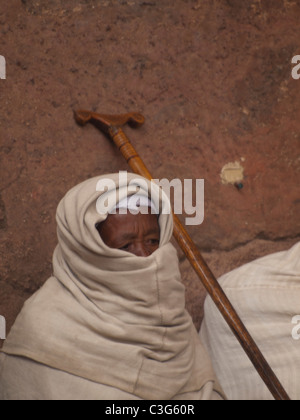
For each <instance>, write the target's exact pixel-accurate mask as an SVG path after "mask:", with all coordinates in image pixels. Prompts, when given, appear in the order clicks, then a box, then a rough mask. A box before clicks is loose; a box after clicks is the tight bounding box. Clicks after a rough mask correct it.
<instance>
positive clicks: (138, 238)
mask: <svg viewBox="0 0 300 420" xmlns="http://www.w3.org/2000/svg"><path fill="white" fill-rule="evenodd" d="M97 230H98V232H99V234H100V236H101V238H102V240H103V242H104V243H105V244H106V245H107V246H108V247H110V248H113V249H119V250H123V251H126V252H130V253H131V254H134V255H136V256H137V257H149V256H150V255H152V254H153V252H155V251H156V250H157V249H158V248H159V243H160V227H159V224H158V218H157V216H156V215H155V214H141V213H138V214H131V213H130V212H128V213H127V214H120V213H117V214H111V215H109V216H108V218H107V219H106V220H105V222H103V223H101V224H100V225H99V226H97Z"/></svg>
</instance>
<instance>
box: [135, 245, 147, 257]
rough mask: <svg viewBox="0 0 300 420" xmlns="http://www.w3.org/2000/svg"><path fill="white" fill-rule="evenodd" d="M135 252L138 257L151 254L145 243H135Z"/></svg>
mask: <svg viewBox="0 0 300 420" xmlns="http://www.w3.org/2000/svg"><path fill="white" fill-rule="evenodd" d="M133 253H134V255H136V256H137V257H149V256H150V255H151V252H150V251H149V250H147V248H146V247H145V246H144V244H143V243H136V244H134V249H133Z"/></svg>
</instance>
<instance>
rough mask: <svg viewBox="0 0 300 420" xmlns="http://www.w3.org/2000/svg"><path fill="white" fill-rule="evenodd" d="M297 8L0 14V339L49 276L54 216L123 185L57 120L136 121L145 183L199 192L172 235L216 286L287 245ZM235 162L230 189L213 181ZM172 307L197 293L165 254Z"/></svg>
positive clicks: (194, 300) (6, 8)
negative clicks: (181, 292) (92, 189)
mask: <svg viewBox="0 0 300 420" xmlns="http://www.w3.org/2000/svg"><path fill="white" fill-rule="evenodd" d="M299 19H300V4H299V2H295V1H292V0H264V1H261V0H249V1H247V2H242V1H240V0H215V1H213V2H212V1H211V0H201V1H199V0H160V1H157V0H150V1H142V0H128V1H121V0H120V1H117V0H110V1H108V0H107V1H105V0H97V1H96V0H85V1H80V0H63V1H62V0H45V1H36V0H22V1H21V0H10V1H9V2H2V3H1V4H0V34H1V38H0V39H1V43H0V55H2V56H4V57H5V58H6V65H7V79H6V80H0V95H1V96H0V98H1V101H0V112H1V113H0V130H1V139H0V255H1V259H0V314H1V315H4V316H5V317H6V319H7V327H8V330H9V328H10V327H11V325H12V323H13V321H14V319H15V317H16V316H17V314H18V312H19V310H20V309H21V307H22V304H23V302H24V300H25V299H27V298H28V297H29V296H30V295H31V294H32V293H33V292H34V291H35V290H37V289H38V288H39V287H40V286H41V285H42V284H43V282H44V281H45V280H46V279H47V278H48V277H49V275H51V258H52V252H53V249H54V247H55V245H56V227H55V210H56V207H57V204H58V202H59V200H60V199H61V198H62V197H63V195H64V194H65V193H66V192H67V191H68V190H69V189H70V188H71V187H73V186H74V185H75V184H77V183H79V182H81V181H83V180H85V179H86V178H89V177H92V176H96V175H98V174H103V173H108V172H109V173H110V172H116V171H119V170H121V169H122V170H126V169H128V168H127V166H126V163H124V162H123V160H122V158H121V157H120V155H119V153H118V151H116V150H115V149H114V148H113V146H112V145H111V144H110V143H109V142H108V141H107V140H106V139H105V138H104V137H103V136H102V134H100V133H99V132H98V131H97V130H96V129H95V128H94V127H92V126H87V127H86V128H84V129H83V128H81V127H79V126H77V125H76V124H75V122H74V119H73V109H78V108H87V109H91V110H94V111H98V112H105V113H123V112H127V111H131V110H134V111H139V112H142V113H143V114H144V115H145V117H146V124H145V126H144V127H143V128H141V129H139V130H136V131H134V130H131V129H130V128H128V129H126V132H127V134H128V135H129V136H130V138H131V140H132V142H133V143H134V145H135V146H136V148H137V150H138V152H139V153H140V154H141V156H142V157H143V159H144V161H145V162H146V164H147V166H148V167H149V169H150V170H151V172H152V173H153V174H154V175H155V177H156V178H159V179H161V178H168V179H170V180H171V179H174V178H179V179H181V180H183V179H193V180H195V179H205V221H204V223H203V224H202V225H201V226H196V227H189V228H188V230H189V232H190V234H191V236H192V238H193V239H194V240H195V242H196V243H197V245H198V246H199V248H200V249H201V250H202V252H203V254H204V257H205V258H206V259H207V261H208V263H209V264H210V266H211V268H212V271H214V273H215V274H216V276H219V275H221V274H223V273H225V272H227V271H229V270H231V269H233V268H235V267H237V266H239V265H241V264H243V263H245V262H248V261H250V260H253V259H254V258H257V257H260V256H263V255H265V254H268V253H271V252H275V251H279V250H282V249H286V248H288V247H290V246H291V245H292V244H294V243H295V242H297V241H299V238H300V218H299V210H300V197H299V172H300V157H299V151H300V120H299V106H300V95H299V93H300V81H296V80H294V79H293V78H292V77H291V70H292V64H291V59H292V57H293V56H294V55H297V54H300V50H299V38H300V27H299ZM230 162H238V163H239V164H240V165H241V166H242V167H243V170H244V172H243V174H244V180H243V183H244V188H243V189H241V190H238V189H237V188H235V187H234V186H233V185H231V184H228V185H226V184H224V183H223V182H222V179H221V176H220V174H221V171H222V168H223V167H224V166H225V165H226V164H228V163H230ZM180 257H181V266H182V272H183V279H184V282H185V284H186V285H187V306H188V309H189V310H190V312H191V314H192V316H193V319H194V321H195V324H196V326H197V327H199V326H200V323H201V317H202V304H203V299H204V297H205V292H204V290H203V287H202V286H201V284H200V282H199V281H198V280H197V278H196V277H195V276H194V274H193V272H192V270H191V268H190V267H189V264H188V263H187V262H186V260H185V259H184V257H183V255H182V254H181V253H180Z"/></svg>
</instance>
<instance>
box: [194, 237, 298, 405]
mask: <svg viewBox="0 0 300 420" xmlns="http://www.w3.org/2000/svg"><path fill="white" fill-rule="evenodd" d="M220 284H221V286H222V287H223V289H224V291H225V293H226V295H227V296H228V298H229V299H230V301H231V302H232V304H233V306H234V307H235V309H236V310H237V312H238V314H239V315H240V317H241V319H242V321H243V322H244V324H245V325H246V327H247V329H248V330H249V332H250V334H251V335H252V337H253V338H254V340H255V341H256V343H257V344H258V346H259V348H260V350H261V351H262V353H263V355H264V356H265V358H266V359H267V361H268V362H269V364H270V366H271V367H272V369H273V370H274V372H275V374H276V375H277V376H278V378H279V380H280V382H281V383H282V385H283V386H284V388H285V390H286V391H287V393H288V394H289V396H290V398H291V399H294V400H298V399H300V340H299V339H297V338H299V337H300V335H298V333H297V331H298V332H299V333H300V328H299V326H298V327H297V322H300V316H299V315H300V242H299V243H297V244H296V245H295V246H294V247H293V248H292V249H290V250H288V251H285V252H280V253H276V254H272V255H268V256H266V257H264V258H260V259H258V260H256V261H254V262H251V263H249V264H246V265H244V266H242V267H240V268H238V269H236V270H234V271H233V272H231V273H228V274H226V275H225V276H223V277H222V278H221V279H220ZM297 316H298V317H297ZM297 319H298V321H297ZM295 323H296V324H295ZM200 337H201V340H202V342H203V344H204V345H205V347H206V348H207V350H208V351H209V353H210V356H211V358H212V362H213V367H214V369H215V372H216V375H217V377H218V379H219V381H220V384H221V386H222V388H223V389H224V392H225V393H226V396H227V398H228V399H229V400H268V399H273V397H272V395H271V393H270V392H269V390H268V389H267V387H266V386H265V384H264V383H263V381H262V380H261V378H260V377H259V375H258V374H257V372H256V371H255V369H254V367H253V366H252V364H251V363H250V361H249V359H248V357H247V356H246V355H245V353H244V351H243V350H242V348H241V346H240V344H239V343H238V341H237V339H236V338H235V337H234V335H233V334H232V332H231V331H230V329H229V327H228V326H227V324H226V323H225V322H224V321H223V319H222V317H221V316H220V315H219V313H218V311H217V309H216V308H215V306H214V304H213V303H212V301H211V299H210V298H207V300H206V302H205V316H204V321H203V324H202V327H201V332H200Z"/></svg>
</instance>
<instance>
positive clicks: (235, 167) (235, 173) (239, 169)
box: [220, 162, 244, 185]
mask: <svg viewBox="0 0 300 420" xmlns="http://www.w3.org/2000/svg"><path fill="white" fill-rule="evenodd" d="M220 176H221V180H222V184H224V185H228V184H233V185H234V184H236V183H237V182H242V181H243V179H244V168H243V166H242V165H241V164H240V162H229V163H227V164H226V165H225V166H224V167H223V169H222V171H221V175H220Z"/></svg>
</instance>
